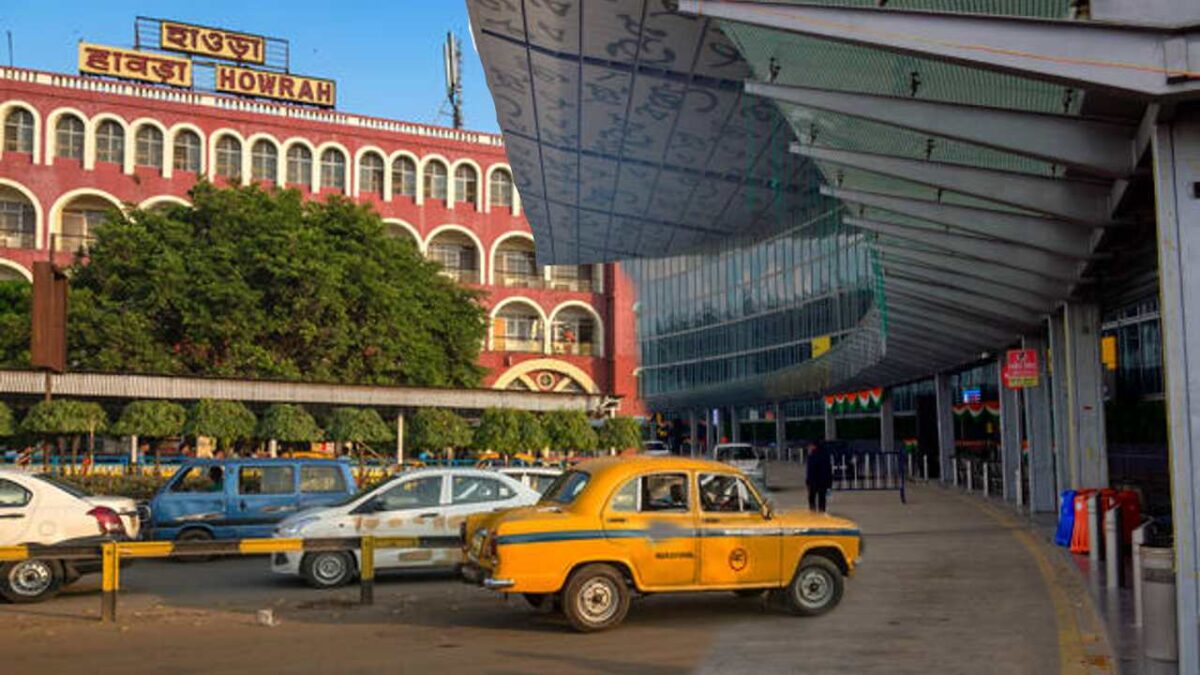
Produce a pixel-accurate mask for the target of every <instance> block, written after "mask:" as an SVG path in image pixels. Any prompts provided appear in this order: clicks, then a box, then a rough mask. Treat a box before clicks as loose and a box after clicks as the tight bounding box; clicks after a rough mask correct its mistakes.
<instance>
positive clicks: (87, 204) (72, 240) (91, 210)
mask: <svg viewBox="0 0 1200 675" xmlns="http://www.w3.org/2000/svg"><path fill="white" fill-rule="evenodd" d="M113 208H114V207H113V205H112V203H111V202H109V201H108V200H106V199H103V198H101V197H96V196H85V197H76V198H75V199H72V200H71V201H70V202H69V203H68V204H67V205H66V206H65V207H64V208H63V211H62V227H61V228H59V235H58V241H57V242H55V250H58V251H68V252H75V251H86V250H87V248H88V245H90V244H91V243H92V239H93V237H94V235H95V230H96V226H97V225H100V224H101V223H103V222H104V221H106V220H107V219H108V214H109V213H110V212H112V210H113Z"/></svg>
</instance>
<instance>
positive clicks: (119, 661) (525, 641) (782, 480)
mask: <svg viewBox="0 0 1200 675" xmlns="http://www.w3.org/2000/svg"><path fill="white" fill-rule="evenodd" d="M771 483H772V486H773V487H776V488H777V489H776V490H775V492H774V493H773V496H774V498H775V499H776V501H777V502H778V503H779V504H780V505H781V506H784V507H794V506H800V505H802V504H803V503H804V502H805V493H804V490H803V487H801V486H800V474H799V471H798V467H795V466H780V465H776V466H773V467H772V471H771ZM831 510H832V511H833V512H835V513H837V514H841V515H847V516H850V517H852V518H855V519H857V520H858V521H859V523H860V525H861V526H862V529H863V531H864V533H865V536H866V542H867V548H866V554H865V559H864V561H863V566H862V567H861V569H860V571H859V572H858V574H856V575H855V577H854V578H852V579H850V580H849V581H848V583H847V587H846V594H845V597H844V599H843V602H842V605H841V606H840V607H838V608H837V609H836V610H834V611H833V612H832V613H830V614H828V615H826V616H823V617H818V618H813V619H803V618H797V617H792V616H790V615H787V614H784V613H783V612H781V611H779V610H777V609H774V608H770V607H767V606H766V605H765V604H764V603H763V602H762V601H761V600H758V599H742V598H736V597H734V596H733V595H732V594H730V593H713V594H702V595H686V596H670V595H667V596H651V597H647V598H641V599H638V600H637V601H635V603H634V606H633V608H632V609H631V611H630V614H629V617H628V619H627V621H626V623H625V624H624V625H623V626H622V627H620V628H619V629H617V630H614V631H609V632H606V633H598V634H592V635H579V634H576V633H573V632H571V631H570V630H569V629H568V628H567V626H566V624H565V621H564V620H563V619H562V618H561V617H559V616H555V615H550V614H547V613H542V612H535V611H533V610H531V609H530V608H528V607H527V606H526V605H525V604H524V602H522V601H521V600H520V599H511V600H509V601H507V602H505V601H504V600H502V599H500V597H499V596H497V595H496V594H494V593H490V592H487V591H484V590H481V589H478V588H473V587H469V586H466V585H464V584H462V583H459V582H458V581H457V580H455V579H454V578H452V577H450V576H447V575H446V574H421V575H403V576H391V577H383V578H381V579H380V581H379V582H378V584H377V587H376V604H375V605H374V606H372V607H361V606H359V605H357V604H356V599H357V594H358V590H357V587H349V588H344V589H336V590H333V591H326V592H318V591H313V590H311V589H309V588H307V587H305V586H303V585H302V584H301V583H299V582H298V581H296V580H293V579H286V578H280V577H275V576H272V575H271V574H270V572H269V571H268V564H267V561H266V560H265V559H264V558H262V557H256V558H241V559H228V560H218V561H214V562H211V563H204V564H178V563H170V562H159V561H143V562H140V563H139V564H137V565H135V566H132V567H130V568H129V569H128V570H125V571H123V573H122V580H121V582H122V591H121V597H120V602H119V606H118V622H117V624H116V625H103V624H100V623H98V622H97V621H96V618H97V614H98V609H99V593H98V585H99V580H98V579H97V578H95V577H94V576H93V577H88V578H86V579H84V580H82V581H81V582H80V583H78V584H76V585H74V586H72V587H71V588H70V589H68V590H67V591H66V592H65V593H64V595H63V596H62V597H60V598H58V599H55V600H54V601H52V602H49V603H45V604H41V605H34V606H14V605H2V604H0V655H2V656H0V664H2V665H0V672H3V673H5V674H6V675H7V674H8V673H13V674H14V675H20V674H24V673H59V674H65V673H88V674H89V675H94V674H96V673H121V674H122V675H131V674H136V673H171V674H172V675H178V674H179V673H210V672H221V673H255V674H258V673H263V672H289V673H331V672H336V673H379V672H402V673H403V672H413V673H417V672H429V671H437V672H441V673H459V672H468V673H477V672H478V673H637V674H639V675H640V674H644V673H651V674H658V673H664V674H665V673H686V672H697V671H699V672H712V673H741V672H745V673H750V672H753V673H796V672H805V673H826V672H828V673H838V674H839V675H846V674H847V673H1107V672H1113V670H1112V667H1111V661H1110V660H1108V658H1107V654H1106V649H1107V641H1106V640H1105V639H1104V637H1103V634H1102V632H1100V631H1099V624H1097V623H1095V619H1094V617H1095V614H1094V612H1093V611H1092V609H1091V604H1090V601H1089V600H1088V596H1087V594H1086V592H1085V590H1084V589H1083V587H1082V584H1081V583H1080V582H1079V576H1078V575H1077V574H1075V573H1074V572H1073V571H1072V570H1070V569H1069V568H1068V567H1067V566H1066V563H1065V562H1063V557H1062V556H1054V555H1053V551H1051V550H1049V549H1048V548H1047V547H1046V546H1045V545H1044V544H1042V543H1041V542H1039V541H1038V540H1037V536H1036V535H1034V534H1033V533H1032V531H1031V530H1026V529H1024V528H1023V527H1021V526H1020V525H1019V524H1018V523H1017V521H1016V520H1014V519H1013V518H1011V517H1009V516H1006V515H1004V513H1003V512H1002V510H1001V507H999V506H998V505H987V504H985V503H984V502H983V501H982V500H980V499H978V498H969V497H965V496H961V495H959V494H957V493H955V492H953V491H952V490H949V489H942V488H938V487H933V486H930V487H924V486H919V485H918V486H913V488H912V490H911V491H910V495H909V503H908V505H907V506H906V505H902V504H901V503H900V500H899V497H898V495H897V494H896V493H894V492H886V493H849V494H844V493H839V494H835V495H834V497H833V501H832V503H831ZM1055 561H1058V562H1055ZM260 609H270V610H272V612H273V615H274V617H275V619H276V621H277V623H276V624H275V625H272V626H266V625H261V624H260V623H258V622H257V621H256V619H255V613H256V611H257V610H260Z"/></svg>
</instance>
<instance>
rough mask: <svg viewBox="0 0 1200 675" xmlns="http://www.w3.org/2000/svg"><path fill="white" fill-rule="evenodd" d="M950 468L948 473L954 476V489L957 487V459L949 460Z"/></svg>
mask: <svg viewBox="0 0 1200 675" xmlns="http://www.w3.org/2000/svg"><path fill="white" fill-rule="evenodd" d="M950 468H951V472H950V473H951V475H953V476H954V487H958V458H957V457H952V458H951V459H950Z"/></svg>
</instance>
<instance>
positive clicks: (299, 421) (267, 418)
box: [254, 403, 323, 443]
mask: <svg viewBox="0 0 1200 675" xmlns="http://www.w3.org/2000/svg"><path fill="white" fill-rule="evenodd" d="M254 435H255V436H257V437H258V438H260V439H263V440H271V439H274V440H276V441H280V442H282V443H311V442H313V441H319V440H321V436H322V435H323V434H322V431H321V427H319V426H317V422H316V420H314V419H313V417H312V415H309V414H308V411H307V410H305V409H304V408H302V407H300V406H298V405H292V404H290V403H276V404H274V405H272V406H270V407H269V408H267V409H266V411H265V412H264V413H263V416H262V418H261V419H259V420H258V428H257V429H256V430H255V432H254Z"/></svg>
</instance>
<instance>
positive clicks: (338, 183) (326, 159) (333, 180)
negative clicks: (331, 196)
mask: <svg viewBox="0 0 1200 675" xmlns="http://www.w3.org/2000/svg"><path fill="white" fill-rule="evenodd" d="M325 188H334V189H336V190H342V191H343V192H344V191H345V190H346V157H345V156H344V155H342V153H341V151H339V150H335V149H333V148H329V149H328V150H326V151H325V152H322V153H321V189H325Z"/></svg>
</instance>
